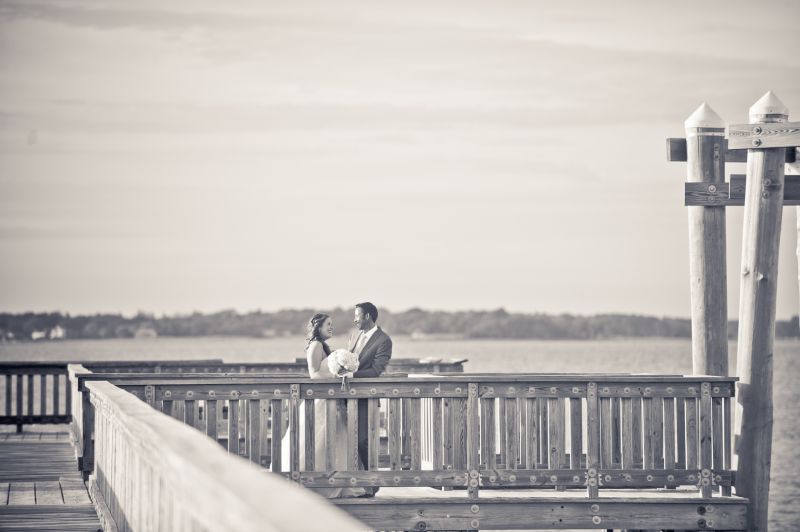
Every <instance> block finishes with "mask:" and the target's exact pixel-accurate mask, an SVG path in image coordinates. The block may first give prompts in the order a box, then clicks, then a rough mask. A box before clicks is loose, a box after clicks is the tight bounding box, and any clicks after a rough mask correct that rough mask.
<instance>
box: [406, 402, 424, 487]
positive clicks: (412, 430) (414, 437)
mask: <svg viewBox="0 0 800 532" xmlns="http://www.w3.org/2000/svg"><path fill="white" fill-rule="evenodd" d="M420 401H421V399H418V398H412V399H408V400H407V402H406V405H407V406H408V415H407V416H406V423H407V424H408V425H407V429H408V439H407V442H408V455H409V458H410V460H411V469H412V470H414V471H419V470H420V469H422V455H421V452H422V440H421V439H420V436H421V434H422V420H421V417H420V414H421V412H420V408H421V403H420Z"/></svg>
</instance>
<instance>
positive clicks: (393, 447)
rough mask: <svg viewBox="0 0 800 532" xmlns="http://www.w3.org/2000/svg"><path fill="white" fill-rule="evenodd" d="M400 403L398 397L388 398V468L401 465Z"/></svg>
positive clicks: (401, 419) (398, 467)
mask: <svg viewBox="0 0 800 532" xmlns="http://www.w3.org/2000/svg"><path fill="white" fill-rule="evenodd" d="M400 405H401V403H400V399H389V442H388V444H389V468H390V469H392V470H397V469H401V467H402V463H401V449H400V447H401V440H400V432H401V431H402V423H403V418H402V413H401V411H400Z"/></svg>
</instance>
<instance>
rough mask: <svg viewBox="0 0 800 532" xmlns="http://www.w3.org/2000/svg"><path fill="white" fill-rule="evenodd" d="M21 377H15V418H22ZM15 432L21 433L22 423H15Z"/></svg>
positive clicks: (56, 412) (55, 412)
mask: <svg viewBox="0 0 800 532" xmlns="http://www.w3.org/2000/svg"><path fill="white" fill-rule="evenodd" d="M22 377H23V375H17V393H16V397H15V399H16V401H17V417H18V418H21V417H22V403H23V399H22V398H23V395H22V381H23V380H24V379H23V378H22ZM53 414H54V415H56V414H58V411H57V410H56V411H54V412H53ZM17 432H22V423H21V422H17Z"/></svg>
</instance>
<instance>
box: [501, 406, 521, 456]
mask: <svg viewBox="0 0 800 532" xmlns="http://www.w3.org/2000/svg"><path fill="white" fill-rule="evenodd" d="M502 401H503V402H505V404H506V408H505V411H506V432H507V433H508V434H507V436H506V450H505V453H503V454H504V456H505V465H506V469H517V465H518V463H519V416H518V415H517V399H516V397H509V398H505V399H503V400H502Z"/></svg>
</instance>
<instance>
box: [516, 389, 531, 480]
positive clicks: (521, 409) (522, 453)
mask: <svg viewBox="0 0 800 532" xmlns="http://www.w3.org/2000/svg"><path fill="white" fill-rule="evenodd" d="M525 406H526V405H525V398H524V397H517V418H518V419H519V424H518V427H519V429H518V433H519V451H518V452H517V467H518V468H522V467H525V457H526V456H527V455H528V439H527V438H526V437H525V434H526V432H527V429H526V425H527V423H528V416H527V415H526V414H525V413H526V411H527V409H526V408H525Z"/></svg>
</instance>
